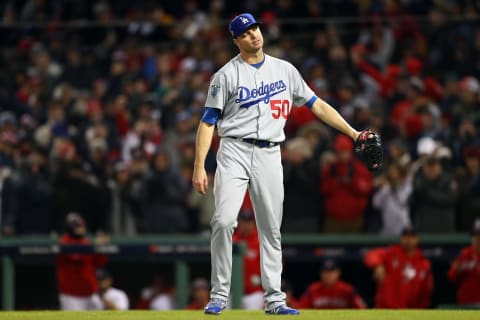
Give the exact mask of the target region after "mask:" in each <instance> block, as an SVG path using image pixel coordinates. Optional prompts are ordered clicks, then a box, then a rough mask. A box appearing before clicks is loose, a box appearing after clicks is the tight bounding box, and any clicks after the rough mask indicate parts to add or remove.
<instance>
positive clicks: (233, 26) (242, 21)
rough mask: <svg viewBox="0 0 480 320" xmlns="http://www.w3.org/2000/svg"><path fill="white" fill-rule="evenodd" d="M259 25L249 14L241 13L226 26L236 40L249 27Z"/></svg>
mask: <svg viewBox="0 0 480 320" xmlns="http://www.w3.org/2000/svg"><path fill="white" fill-rule="evenodd" d="M259 24H260V23H259V22H257V21H256V20H255V18H254V17H253V16H252V15H251V14H250V13H242V14H239V15H238V16H236V17H235V18H233V19H232V21H230V24H229V25H228V31H230V33H231V34H232V36H233V37H234V38H236V37H238V36H239V35H241V34H242V33H244V32H245V31H247V29H249V28H250V27H252V26H254V25H259Z"/></svg>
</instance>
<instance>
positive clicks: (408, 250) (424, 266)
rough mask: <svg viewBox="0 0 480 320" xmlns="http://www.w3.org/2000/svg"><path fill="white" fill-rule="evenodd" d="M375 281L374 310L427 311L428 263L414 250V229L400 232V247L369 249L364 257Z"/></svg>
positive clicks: (415, 239)
mask: <svg viewBox="0 0 480 320" xmlns="http://www.w3.org/2000/svg"><path fill="white" fill-rule="evenodd" d="M364 262H365V265H366V266H367V267H369V268H372V269H373V276H374V279H375V281H376V282H377V293H376V295H375V307H376V308H427V307H428V306H429V305H430V299H431V295H432V290H433V278H432V273H431V267H430V261H428V260H427V259H426V258H425V257H424V256H423V254H422V252H421V250H420V249H419V248H418V237H417V232H416V230H415V229H414V228H413V227H411V226H407V227H405V228H404V229H403V231H402V235H401V237H400V244H395V245H392V246H389V247H386V248H379V249H373V250H370V251H368V252H367V253H366V255H365V257H364Z"/></svg>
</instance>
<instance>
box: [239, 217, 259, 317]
mask: <svg viewBox="0 0 480 320" xmlns="http://www.w3.org/2000/svg"><path fill="white" fill-rule="evenodd" d="M233 242H234V243H238V242H244V243H245V244H246V246H247V252H246V253H245V256H244V258H243V268H244V269H243V270H244V275H243V278H244V291H245V295H244V296H243V299H242V303H243V308H244V309H249V310H253V309H263V307H264V303H263V288H262V283H261V274H260V246H259V242H258V233H257V227H256V225H255V215H254V213H253V211H251V210H248V209H242V210H240V213H239V214H238V226H237V229H236V230H235V233H234V234H233Z"/></svg>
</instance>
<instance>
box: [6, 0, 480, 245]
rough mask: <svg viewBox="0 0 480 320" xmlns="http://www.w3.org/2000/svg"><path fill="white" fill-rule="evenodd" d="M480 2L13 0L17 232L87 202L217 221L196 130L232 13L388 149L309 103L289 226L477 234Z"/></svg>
mask: <svg viewBox="0 0 480 320" xmlns="http://www.w3.org/2000/svg"><path fill="white" fill-rule="evenodd" d="M475 3H476V2H475V1H469V0H463V1H448V0H430V1H413V0H357V1H353V0H350V1H349V0H342V1H315V0H308V1H293V0H259V1H253V0H252V1H242V2H236V1H225V0H213V1H200V0H199V1H195V0H183V1H182V0H179V1H135V2H132V1H122V0H119V1H113V0H111V1H107V0H103V1H102V0H100V1H83V0H82V1H81V0H70V1H68V0H57V1H55V0H53V1H45V0H25V1H2V4H1V5H0V18H1V19H2V24H1V27H0V45H1V47H2V50H1V51H0V186H1V211H0V227H1V234H2V235H4V236H8V235H25V234H50V233H58V232H60V230H61V226H62V223H63V221H64V219H65V217H66V215H67V213H68V212H71V211H75V212H78V213H80V214H81V215H82V216H83V217H84V218H85V219H86V221H87V223H88V225H89V228H90V229H91V231H93V232H100V231H103V232H107V233H110V234H126V235H133V234H139V233H169V232H191V233H197V232H203V231H206V230H208V224H209V219H210V217H211V215H212V213H213V209H212V208H213V196H212V194H211V193H209V194H207V195H206V196H203V197H202V196H200V195H198V194H196V193H195V192H194V190H192V188H191V183H190V181H191V173H192V172H191V170H192V164H193V157H194V138H195V132H196V128H197V125H198V122H199V119H200V116H201V114H202V111H203V110H202V109H203V107H204V100H205V97H206V92H207V90H208V84H209V79H210V77H211V75H212V74H213V73H214V72H215V71H216V70H217V69H218V68H219V67H220V66H222V65H223V64H224V63H226V62H227V61H228V60H229V59H230V58H231V57H233V56H234V55H235V54H236V52H237V50H236V48H235V47H234V45H233V43H232V41H231V37H230V36H229V34H228V32H227V27H226V26H227V23H228V21H229V20H230V19H231V18H232V17H233V16H234V15H235V14H236V13H240V12H244V11H249V12H252V13H253V14H254V15H255V16H256V17H258V18H259V20H261V21H262V22H263V24H262V26H261V30H262V32H263V34H264V37H265V52H267V53H268V54H271V55H273V56H276V57H280V58H283V59H286V60H288V61H290V62H291V63H293V64H294V65H295V66H296V67H297V68H298V69H299V70H300V72H301V73H302V75H303V76H304V78H305V80H306V81H307V83H308V84H309V85H310V86H311V87H312V89H313V90H314V91H315V93H316V94H317V95H318V96H319V97H320V98H322V99H324V100H326V101H328V102H329V103H330V104H332V105H333V106H334V107H335V108H336V109H337V110H338V111H339V112H340V113H341V114H342V115H343V116H344V117H345V118H346V119H347V120H348V121H349V122H351V123H352V125H353V126H354V127H355V128H356V129H363V128H367V127H369V128H371V129H373V130H374V131H376V132H379V133H380V134H381V137H382V140H383V144H384V147H385V162H384V168H383V170H382V171H381V172H375V173H373V174H372V173H370V172H369V171H368V170H366V168H365V166H364V165H363V163H362V162H361V161H360V160H359V159H357V158H356V157H355V155H354V153H353V151H352V147H353V145H352V141H350V140H349V139H346V137H343V136H341V135H338V134H337V133H336V132H334V131H332V130H331V129H329V128H328V127H326V126H324V125H323V124H322V123H320V122H318V121H317V120H315V118H314V116H313V115H312V114H311V112H310V111H309V110H308V109H307V108H305V107H300V106H299V108H294V111H293V112H292V114H291V115H290V118H289V120H288V123H287V127H286V134H287V140H286V142H285V143H284V144H283V145H282V150H283V151H282V152H283V159H284V171H285V172H284V178H285V213H284V229H285V231H287V232H322V231H324V232H378V233H382V234H394V235H399V234H400V233H401V231H402V228H403V227H404V226H406V225H408V224H413V225H414V226H415V227H416V228H417V230H418V231H419V232H445V233H448V232H458V231H461V232H466V231H468V230H470V228H471V226H472V224H473V221H474V220H475V218H476V217H478V215H479V212H480V171H479V170H480V168H479V161H480V132H479V129H478V128H480V82H479V79H480V60H479V59H478V56H480V24H479V13H480V11H479V8H478V7H476V6H475ZM217 145H218V138H216V139H214V142H213V145H212V148H211V151H210V153H209V156H208V158H207V171H208V172H209V174H211V175H212V174H213V172H214V170H215V150H216V147H217ZM210 178H212V177H210ZM212 180H213V179H210V181H212ZM210 192H211V188H210Z"/></svg>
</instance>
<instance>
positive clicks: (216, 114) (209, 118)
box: [201, 107, 220, 124]
mask: <svg viewBox="0 0 480 320" xmlns="http://www.w3.org/2000/svg"><path fill="white" fill-rule="evenodd" d="M219 118H220V109H217V108H210V107H205V110H203V115H202V119H201V120H202V122H206V123H209V124H216V123H217V122H218V119H219Z"/></svg>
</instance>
